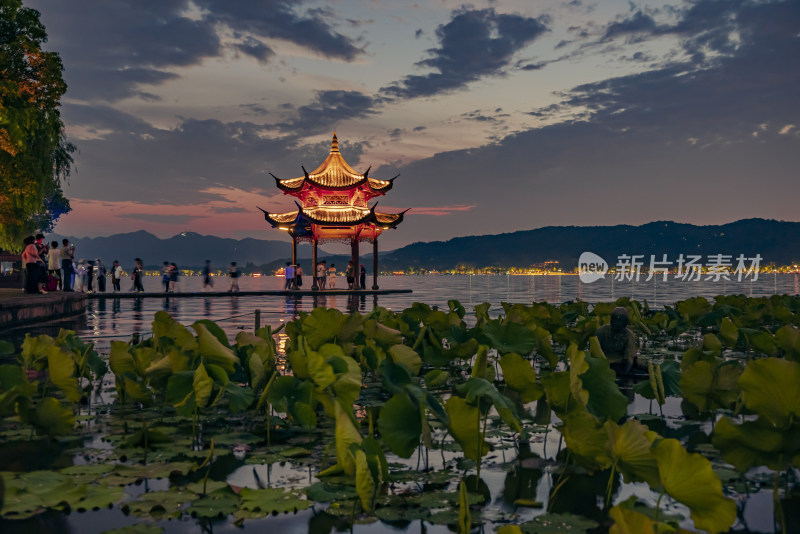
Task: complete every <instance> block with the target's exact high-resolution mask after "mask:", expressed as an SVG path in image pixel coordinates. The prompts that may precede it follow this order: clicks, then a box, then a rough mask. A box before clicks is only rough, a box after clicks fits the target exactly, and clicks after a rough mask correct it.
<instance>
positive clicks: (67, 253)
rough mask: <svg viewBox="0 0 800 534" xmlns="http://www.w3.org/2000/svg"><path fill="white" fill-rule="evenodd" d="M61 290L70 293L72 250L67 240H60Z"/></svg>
mask: <svg viewBox="0 0 800 534" xmlns="http://www.w3.org/2000/svg"><path fill="white" fill-rule="evenodd" d="M61 288H62V289H63V290H64V291H72V249H71V248H70V246H69V239H62V240H61Z"/></svg>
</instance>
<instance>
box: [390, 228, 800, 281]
mask: <svg viewBox="0 0 800 534" xmlns="http://www.w3.org/2000/svg"><path fill="white" fill-rule="evenodd" d="M585 251H589V252H594V253H595V254H598V255H600V256H601V257H602V258H604V259H605V260H606V261H608V262H610V263H611V264H612V266H613V265H615V264H616V262H617V257H618V256H619V255H621V254H629V255H631V254H644V255H645V258H646V261H648V262H649V259H650V255H651V254H655V255H656V256H657V259H659V260H660V259H661V258H662V255H663V254H666V255H667V260H669V261H673V262H674V261H675V260H676V259H677V258H678V255H679V254H681V253H682V254H684V255H686V254H700V255H702V256H703V263H706V261H705V260H706V257H707V256H708V255H709V254H730V255H733V257H734V260H735V258H736V257H737V256H738V255H739V254H745V255H746V256H747V257H753V256H755V255H756V254H760V255H761V257H762V258H763V264H766V263H770V262H774V263H776V264H778V265H786V264H790V263H793V262H800V222H787V221H775V220H767V219H743V220H740V221H736V222H732V223H729V224H722V225H715V226H695V225H693V224H682V223H676V222H671V221H658V222H652V223H647V224H643V225H641V226H631V225H627V224H621V225H617V226H547V227H544V228H537V229H536V230H525V231H520V232H512V233H508V234H499V235H486V236H468V237H458V238H455V239H450V240H449V241H434V242H427V243H413V244H411V245H408V246H406V247H403V248H399V249H396V250H393V251H391V252H389V253H387V254H385V255H384V256H383V257H382V258H381V263H382V265H383V266H384V267H386V268H398V269H399V268H408V267H415V268H427V269H439V270H442V269H450V268H453V267H456V266H458V265H464V266H470V267H477V268H481V267H492V266H499V267H510V266H514V267H526V266H532V265H536V264H541V263H543V262H545V261H553V260H555V261H558V262H559V263H560V266H561V267H562V268H564V269H565V270H571V269H574V268H575V267H576V266H577V263H578V257H579V256H580V255H581V253H582V252H585Z"/></svg>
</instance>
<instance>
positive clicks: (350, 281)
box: [344, 260, 355, 289]
mask: <svg viewBox="0 0 800 534" xmlns="http://www.w3.org/2000/svg"><path fill="white" fill-rule="evenodd" d="M354 271H355V268H354V267H353V260H349V261H348V262H347V269H345V271H344V276H345V278H347V289H354V287H355V278H354V277H353V274H354Z"/></svg>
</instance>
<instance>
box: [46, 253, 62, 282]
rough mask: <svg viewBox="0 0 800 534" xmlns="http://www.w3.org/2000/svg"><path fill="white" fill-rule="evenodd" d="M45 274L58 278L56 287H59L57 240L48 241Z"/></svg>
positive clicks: (59, 259)
mask: <svg viewBox="0 0 800 534" xmlns="http://www.w3.org/2000/svg"><path fill="white" fill-rule="evenodd" d="M47 274H49V275H50V276H55V277H56V278H58V289H59V290H60V289H61V287H62V286H61V251H60V250H58V241H53V242H52V243H50V250H48V251H47Z"/></svg>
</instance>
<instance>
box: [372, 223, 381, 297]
mask: <svg viewBox="0 0 800 534" xmlns="http://www.w3.org/2000/svg"><path fill="white" fill-rule="evenodd" d="M372 289H375V290H377V289H380V288H379V287H378V236H375V239H373V240H372Z"/></svg>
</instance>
